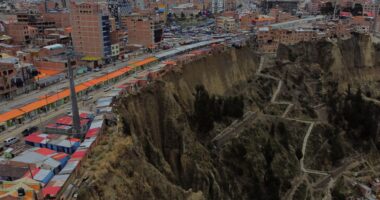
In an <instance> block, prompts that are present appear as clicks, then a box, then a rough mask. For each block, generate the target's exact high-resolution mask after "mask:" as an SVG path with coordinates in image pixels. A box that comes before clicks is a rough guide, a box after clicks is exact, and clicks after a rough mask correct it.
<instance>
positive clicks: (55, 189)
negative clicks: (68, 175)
mask: <svg viewBox="0 0 380 200" xmlns="http://www.w3.org/2000/svg"><path fill="white" fill-rule="evenodd" d="M60 190H61V187H57V186H47V187H45V188H43V189H42V194H43V195H44V197H46V196H47V195H48V194H49V195H50V196H51V197H55V196H57V194H58V192H59V191H60Z"/></svg>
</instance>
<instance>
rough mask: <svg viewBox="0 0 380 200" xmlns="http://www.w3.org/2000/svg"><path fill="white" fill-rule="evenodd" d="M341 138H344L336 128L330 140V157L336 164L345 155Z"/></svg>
mask: <svg viewBox="0 0 380 200" xmlns="http://www.w3.org/2000/svg"><path fill="white" fill-rule="evenodd" d="M341 140H342V138H341V137H340V136H339V132H338V129H335V131H334V137H332V138H331V139H330V140H329V143H330V145H331V153H330V159H331V161H332V162H333V165H335V166H336V165H337V164H339V161H340V160H341V159H342V158H343V157H344V149H343V146H342V142H341Z"/></svg>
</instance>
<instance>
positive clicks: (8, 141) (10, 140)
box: [4, 137, 19, 147]
mask: <svg viewBox="0 0 380 200" xmlns="http://www.w3.org/2000/svg"><path fill="white" fill-rule="evenodd" d="M18 141H19V139H18V138H17V137H11V138H8V139H5V140H4V145H5V146H6V147H8V146H10V145H12V144H15V143H16V142H18Z"/></svg>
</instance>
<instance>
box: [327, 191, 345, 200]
mask: <svg viewBox="0 0 380 200" xmlns="http://www.w3.org/2000/svg"><path fill="white" fill-rule="evenodd" d="M331 198H332V200H345V199H346V197H345V196H344V194H343V193H341V192H340V191H339V190H337V189H336V188H335V189H333V190H332V191H331Z"/></svg>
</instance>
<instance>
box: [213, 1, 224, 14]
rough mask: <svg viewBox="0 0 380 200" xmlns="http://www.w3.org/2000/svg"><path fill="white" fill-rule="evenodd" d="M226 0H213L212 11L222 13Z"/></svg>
mask: <svg viewBox="0 0 380 200" xmlns="http://www.w3.org/2000/svg"><path fill="white" fill-rule="evenodd" d="M224 6H225V5H224V0H211V12H212V13H221V12H223V11H224Z"/></svg>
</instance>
